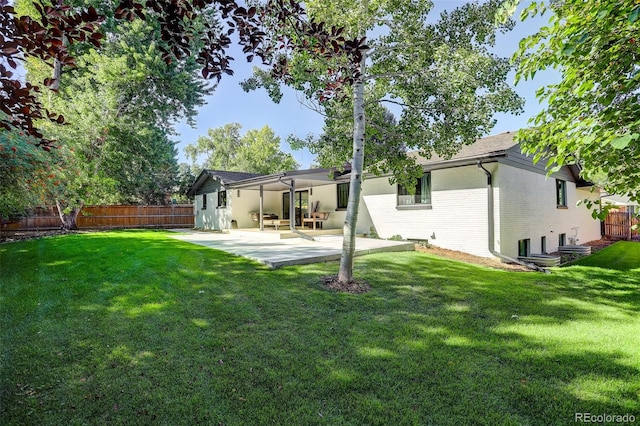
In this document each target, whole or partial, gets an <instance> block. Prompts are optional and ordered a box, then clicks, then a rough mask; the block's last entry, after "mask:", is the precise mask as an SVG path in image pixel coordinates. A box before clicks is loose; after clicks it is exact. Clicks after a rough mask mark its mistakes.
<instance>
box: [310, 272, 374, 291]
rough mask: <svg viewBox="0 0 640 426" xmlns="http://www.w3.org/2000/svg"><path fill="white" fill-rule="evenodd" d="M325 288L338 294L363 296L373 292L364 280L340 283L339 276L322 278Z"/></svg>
mask: <svg viewBox="0 0 640 426" xmlns="http://www.w3.org/2000/svg"><path fill="white" fill-rule="evenodd" d="M320 279H321V280H322V284H323V285H324V287H325V288H327V289H329V290H331V291H336V292H338V293H351V294H361V293H366V292H368V291H369V290H371V286H370V285H369V284H368V283H367V282H366V281H364V280H360V279H352V280H351V281H349V282H348V283H342V282H340V281H338V276H337V275H327V276H324V277H320Z"/></svg>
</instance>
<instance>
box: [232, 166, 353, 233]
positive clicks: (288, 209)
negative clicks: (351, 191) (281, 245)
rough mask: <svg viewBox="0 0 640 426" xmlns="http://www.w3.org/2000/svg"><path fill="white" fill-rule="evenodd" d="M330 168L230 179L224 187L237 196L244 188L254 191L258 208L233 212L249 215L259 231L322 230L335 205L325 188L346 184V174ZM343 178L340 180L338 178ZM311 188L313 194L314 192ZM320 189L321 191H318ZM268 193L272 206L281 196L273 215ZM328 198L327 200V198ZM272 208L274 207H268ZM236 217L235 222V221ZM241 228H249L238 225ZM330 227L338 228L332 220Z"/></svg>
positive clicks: (297, 231)
mask: <svg viewBox="0 0 640 426" xmlns="http://www.w3.org/2000/svg"><path fill="white" fill-rule="evenodd" d="M344 174H345V173H343V172H339V171H336V170H330V169H321V168H319V169H310V170H296V171H290V172H283V173H277V174H273V175H267V176H258V177H254V178H250V179H244V180H242V181H236V182H231V183H229V184H228V185H227V187H228V188H229V189H230V190H232V191H235V194H236V195H237V197H240V194H241V193H243V191H249V193H251V194H257V197H258V208H257V209H256V210H255V211H250V212H247V213H245V212H242V211H238V210H234V215H239V214H250V215H251V218H252V221H253V222H254V223H255V224H256V228H257V229H258V230H259V231H267V230H269V229H275V230H276V231H280V230H281V229H287V230H288V232H289V233H294V234H295V233H299V232H300V231H303V232H304V233H308V232H309V231H316V230H320V229H323V230H324V229H325V228H326V226H325V225H327V224H328V223H329V224H330V223H331V222H327V220H328V219H329V218H330V216H331V214H332V211H335V210H336V207H335V195H334V194H335V192H331V195H332V196H331V195H329V191H328V189H329V188H331V189H333V188H335V187H336V184H337V183H347V182H348V174H347V175H346V176H344V177H343V175H344ZM341 177H342V179H341ZM314 190H315V191H316V194H315V195H314ZM319 192H320V193H319ZM267 194H270V198H271V206H273V198H274V195H275V197H281V208H277V209H275V210H276V211H278V213H280V214H274V213H273V212H272V211H269V209H268V208H266V207H265V199H266V198H267V197H266V195H267ZM328 196H329V197H331V201H329V202H328V201H327V197H328ZM271 209H272V210H273V207H271ZM238 222H240V221H238V220H237V219H236V223H238ZM240 228H241V229H242V230H249V229H251V228H247V227H246V226H245V227H240ZM328 228H329V229H334V230H335V229H339V228H341V227H338V226H336V224H335V223H333V224H330V225H329V226H328Z"/></svg>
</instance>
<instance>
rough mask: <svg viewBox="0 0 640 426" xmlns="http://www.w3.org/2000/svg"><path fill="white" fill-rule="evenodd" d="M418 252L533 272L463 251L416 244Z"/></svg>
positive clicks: (494, 266)
mask: <svg viewBox="0 0 640 426" xmlns="http://www.w3.org/2000/svg"><path fill="white" fill-rule="evenodd" d="M416 251H418V252H421V253H429V254H433V255H435V256H440V257H446V258H447V259H453V260H458V261H460V262H464V263H471V264H475V265H482V266H488V267H490V268H495V269H504V270H507V271H518V272H531V269H528V268H525V267H524V266H522V265H518V264H517V263H504V262H502V261H500V260H499V259H497V258H490V257H480V256H474V255H472V254H468V253H463V252H461V251H455V250H447V249H443V248H440V247H436V246H429V247H424V246H422V245H420V244H416Z"/></svg>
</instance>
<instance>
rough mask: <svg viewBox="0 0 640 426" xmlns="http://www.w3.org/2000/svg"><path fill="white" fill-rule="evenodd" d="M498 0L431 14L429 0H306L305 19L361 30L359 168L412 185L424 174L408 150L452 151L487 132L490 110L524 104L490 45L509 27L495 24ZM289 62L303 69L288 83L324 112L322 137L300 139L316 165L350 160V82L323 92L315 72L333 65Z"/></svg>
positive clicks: (298, 58)
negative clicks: (362, 96) (363, 48)
mask: <svg viewBox="0 0 640 426" xmlns="http://www.w3.org/2000/svg"><path fill="white" fill-rule="evenodd" d="M502 3H503V2H500V1H488V2H484V3H482V4H477V3H465V4H463V5H462V6H460V7H458V8H455V9H449V10H448V11H447V12H444V13H443V14H442V15H440V16H439V17H435V16H432V15H433V14H432V13H431V9H432V6H433V4H432V2H430V1H417V2H408V1H390V0H387V1H382V0H379V1H368V2H364V1H363V2H349V1H337V2H331V3H330V4H328V3H327V2H324V1H309V2H305V4H306V5H307V7H308V10H309V14H310V16H312V17H313V18H315V19H317V20H321V21H325V22H326V23H327V25H336V26H345V27H346V28H347V34H349V35H353V34H358V33H363V32H366V35H367V46H369V51H368V52H367V58H368V61H367V63H366V70H363V72H364V74H365V76H364V78H365V105H364V111H365V117H366V119H365V120H366V125H365V132H366V134H365V141H366V142H365V146H366V148H365V149H364V155H365V161H364V166H365V170H367V171H368V172H370V173H374V174H376V175H382V174H392V175H393V178H392V180H393V181H398V182H400V183H409V182H412V181H413V180H414V179H415V178H416V177H417V176H419V174H420V173H421V171H420V168H419V167H418V166H417V165H416V164H415V160H414V158H413V157H409V156H407V155H406V153H407V152H408V151H412V150H417V151H419V152H420V154H421V155H423V156H425V157H431V155H433V154H434V153H435V154H437V155H439V156H441V157H445V158H446V157H449V156H451V155H453V154H454V153H456V152H457V151H458V150H459V149H460V147H461V146H462V145H464V144H471V143H473V142H475V141H476V140H477V138H479V137H481V136H483V135H486V134H487V133H488V132H489V131H490V130H491V128H492V127H493V125H494V124H495V121H494V119H493V115H494V113H496V112H514V113H517V112H519V111H520V110H521V106H522V100H521V99H519V98H518V96H517V95H516V94H515V93H514V92H513V90H512V89H511V88H510V87H509V85H508V84H507V82H506V77H507V73H508V72H509V70H510V65H509V62H508V60H507V59H503V58H498V57H496V56H495V55H493V54H492V53H490V51H489V47H490V46H492V45H493V43H494V41H495V34H496V31H507V30H509V29H510V28H511V27H512V25H513V22H512V21H510V20H506V21H504V22H500V20H499V15H500V12H501V10H502V9H501V6H502ZM296 61H297V62H296ZM294 63H299V65H298V66H299V68H300V73H299V75H298V79H297V80H295V81H294V87H295V88H297V89H301V88H304V93H305V94H307V96H310V97H315V99H316V100H318V101H320V105H321V107H322V110H323V113H324V114H325V116H326V120H325V128H324V129H323V135H322V136H321V137H319V138H314V137H309V138H307V139H306V140H302V141H298V145H299V146H304V147H307V148H308V149H309V150H310V151H312V152H313V153H315V154H316V155H318V161H319V162H320V163H321V164H322V165H323V166H338V167H339V166H342V165H343V164H344V163H345V162H351V161H352V157H353V151H352V144H353V129H354V114H353V111H354V109H353V93H352V89H351V88H350V87H347V88H344V87H343V88H340V89H337V90H339V95H337V96H335V97H333V98H324V99H323V98H322V95H323V94H324V93H325V91H323V89H325V88H326V85H327V81H326V78H324V77H318V76H316V74H317V75H320V74H322V73H323V72H324V73H326V70H327V69H329V70H332V69H334V68H335V66H334V65H333V64H331V63H319V61H318V60H311V59H310V58H309V56H305V55H303V54H300V55H299V56H296V57H295V58H294ZM329 72H331V71H329ZM314 73H315V74H314ZM310 74H311V75H310ZM303 83H304V84H303ZM296 84H297V85H296ZM319 94H321V95H320V97H318V96H319ZM408 186H410V185H408Z"/></svg>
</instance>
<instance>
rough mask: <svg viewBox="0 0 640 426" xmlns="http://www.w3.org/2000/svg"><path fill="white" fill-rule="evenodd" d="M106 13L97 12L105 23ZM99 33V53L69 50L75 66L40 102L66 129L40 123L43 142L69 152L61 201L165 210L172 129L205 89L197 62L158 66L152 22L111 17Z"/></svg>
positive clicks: (170, 188) (171, 186)
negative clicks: (56, 114)
mask: <svg viewBox="0 0 640 426" xmlns="http://www.w3.org/2000/svg"><path fill="white" fill-rule="evenodd" d="M19 3H23V2H19ZM24 3H27V4H28V3H29V1H25V2H24ZM109 7H110V6H108V5H100V8H101V9H105V10H102V12H104V13H106V15H107V16H111V15H112V11H110V10H109ZM101 29H102V31H104V32H105V34H106V37H105V41H104V42H103V43H102V45H101V47H100V48H99V49H96V48H95V47H93V46H92V45H89V44H81V43H78V44H74V45H73V46H72V48H73V49H74V56H75V57H76V63H77V67H76V68H75V69H71V70H68V71H66V72H64V73H63V74H62V77H61V80H60V89H59V92H58V93H56V94H53V93H43V94H42V96H41V101H42V103H43V104H44V105H45V106H46V107H47V108H48V109H50V110H52V111H57V112H59V113H62V114H63V115H64V117H65V119H66V122H67V125H65V126H59V125H56V124H52V123H42V124H41V128H42V129H43V131H44V133H45V136H46V137H48V138H51V139H54V140H56V141H59V143H60V144H61V145H63V146H65V147H68V148H69V149H70V150H71V152H72V155H71V157H70V158H69V161H68V165H69V167H70V168H71V169H72V170H70V173H67V174H66V179H65V181H64V185H63V187H64V189H65V192H64V193H62V194H60V196H59V197H60V198H63V199H66V200H68V201H71V204H73V202H76V201H77V203H81V202H84V203H87V204H89V203H90V204H102V203H105V204H111V203H143V204H156V203H163V202H165V201H166V199H167V196H168V195H169V194H171V193H172V192H174V191H175V190H176V185H177V174H178V165H177V150H176V149H175V146H174V145H175V142H174V141H173V140H171V136H172V135H173V134H174V130H173V126H174V124H175V123H176V122H177V121H178V120H182V119H186V120H187V121H190V120H191V118H192V117H193V116H194V115H195V114H196V112H197V108H198V107H199V106H201V105H202V104H203V103H204V95H205V94H208V93H209V92H210V90H209V89H208V88H207V87H206V85H205V83H204V82H203V80H202V79H201V78H200V77H199V75H198V69H199V65H198V64H197V63H196V62H195V60H194V59H192V58H187V59H185V60H182V61H173V62H171V63H167V62H165V61H164V60H163V57H162V55H163V53H162V51H161V49H160V47H161V46H163V43H164V42H163V41H162V40H161V39H160V36H159V30H158V24H157V22H155V21H154V20H153V19H152V18H151V17H149V19H147V20H145V21H142V20H135V21H132V22H119V21H116V20H114V19H113V18H108V19H107V20H106V21H105V22H104V24H103V25H102V28H101ZM27 69H28V72H29V74H28V77H29V79H30V80H33V81H41V80H43V79H44V78H45V77H46V76H48V75H49V73H50V68H49V67H48V66H47V65H45V64H43V63H41V62H37V61H35V60H30V61H29V62H28V63H27ZM71 171H72V172H71ZM74 200H75V201H74Z"/></svg>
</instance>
